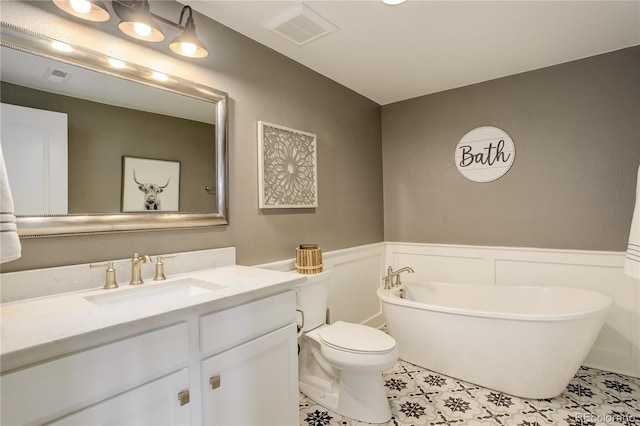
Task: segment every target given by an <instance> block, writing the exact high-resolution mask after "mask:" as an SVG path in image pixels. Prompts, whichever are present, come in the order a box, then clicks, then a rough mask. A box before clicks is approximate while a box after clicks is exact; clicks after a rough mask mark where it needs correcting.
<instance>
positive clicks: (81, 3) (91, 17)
mask: <svg viewBox="0 0 640 426" xmlns="http://www.w3.org/2000/svg"><path fill="white" fill-rule="evenodd" d="M53 3H54V4H55V5H56V6H58V7H59V8H60V9H62V10H64V11H65V12H67V13H68V14H70V15H73V16H75V17H77V18H82V19H85V20H87V21H92V22H105V21H108V20H109V18H110V15H109V11H108V10H107V6H105V4H104V2H102V1H101V0H53Z"/></svg>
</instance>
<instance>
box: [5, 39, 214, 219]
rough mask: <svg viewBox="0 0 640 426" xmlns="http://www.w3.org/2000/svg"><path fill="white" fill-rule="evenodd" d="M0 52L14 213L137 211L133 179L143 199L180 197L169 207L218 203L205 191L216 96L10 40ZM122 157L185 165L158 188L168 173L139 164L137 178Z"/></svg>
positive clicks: (200, 208)
mask: <svg viewBox="0 0 640 426" xmlns="http://www.w3.org/2000/svg"><path fill="white" fill-rule="evenodd" d="M1 55H2V59H3V60H2V66H1V76H2V83H1V84H2V87H1V88H0V100H1V101H2V111H1V114H0V117H1V119H2V126H1V129H2V136H1V139H0V141H1V143H2V149H3V152H4V155H5V159H6V163H7V172H8V174H9V181H10V182H11V185H12V192H13V196H14V201H15V207H16V213H17V214H23V215H34V214H38V215H40V214H68V213H72V214H80V213H120V212H122V211H135V210H131V209H123V207H125V201H126V200H125V199H124V195H125V193H124V191H123V190H124V189H125V188H127V187H128V186H130V185H132V184H133V185H137V186H140V191H138V192H139V193H138V194H135V195H137V196H138V198H139V199H140V203H139V204H140V205H141V206H144V201H145V197H146V198H151V197H153V198H157V199H158V200H161V199H162V197H163V196H164V197H166V198H172V199H178V200H179V205H178V206H172V208H171V209H168V210H166V211H181V212H201V213H212V212H213V211H214V209H215V203H214V202H213V201H212V198H211V197H212V196H213V195H212V194H210V193H209V192H208V191H206V190H205V187H207V186H208V187H211V188H213V187H215V173H214V165H215V125H214V123H213V121H214V119H215V106H214V104H212V103H211V102H205V101H203V100H199V99H194V98H189V97H186V96H182V95H179V94H176V93H171V92H167V91H162V90H160V89H156V88H153V87H150V86H144V85H141V84H136V83H132V82H129V81H126V80H122V79H118V78H116V77H112V76H108V75H106V74H100V73H97V72H94V71H90V70H86V69H82V68H79V67H75V66H71V65H68V64H63V63H61V62H58V61H54V60H51V59H47V58H43V57H38V56H35V55H30V54H28V53H23V52H19V51H16V50H12V49H9V48H2V52H1ZM65 157H66V158H65ZM123 157H138V158H146V159H149V160H163V161H172V162H177V163H179V164H180V166H181V167H180V170H179V174H178V175H175V176H167V177H171V179H172V180H173V182H171V181H169V183H168V184H167V186H166V187H165V188H163V189H161V188H159V187H160V186H163V185H164V184H165V183H166V182H155V181H154V178H155V179H160V178H162V179H164V176H162V171H160V170H154V168H153V167H148V168H147V170H138V171H137V175H136V178H137V179H136V180H137V181H138V182H140V183H139V184H136V182H135V180H134V177H133V171H134V170H125V169H124V168H123V167H124V161H123ZM158 164H159V165H162V163H158ZM156 175H159V176H156ZM123 177H127V178H128V180H126V181H125V180H123ZM164 180H165V181H166V179H164ZM145 185H146V187H145ZM154 186H158V188H156V189H155V191H151V192H150V188H152V189H153V187H154ZM145 191H146V193H145ZM132 195H133V194H132ZM167 205H168V203H167ZM150 206H151V205H150ZM139 210H141V209H139ZM149 210H150V211H163V210H162V204H161V203H155V204H153V205H152V206H151V208H149Z"/></svg>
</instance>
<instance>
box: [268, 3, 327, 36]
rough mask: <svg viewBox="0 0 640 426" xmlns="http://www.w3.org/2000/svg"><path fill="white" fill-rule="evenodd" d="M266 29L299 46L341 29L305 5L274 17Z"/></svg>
mask: <svg viewBox="0 0 640 426" xmlns="http://www.w3.org/2000/svg"><path fill="white" fill-rule="evenodd" d="M264 28H267V29H269V30H271V31H273V32H275V33H276V34H279V35H281V36H282V37H284V38H286V39H287V40H289V41H291V42H292V43H295V44H297V45H298V46H302V45H303V44H306V43H309V42H310V41H313V40H315V39H317V38H320V37H322V36H324V35H327V34H329V33H332V32H334V31H338V29H339V28H338V27H336V26H335V25H333V24H332V23H331V22H329V21H327V20H326V19H325V18H323V17H322V16H320V15H318V14H317V13H316V12H315V11H314V10H313V9H311V8H310V7H309V6H307V5H306V4H304V3H300V4H297V5H295V6H293V7H290V8H289V9H287V10H285V11H284V12H282V13H281V14H279V15H277V16H275V17H273V18H272V19H270V20H269V21H268V22H267V23H266V24H265V25H264Z"/></svg>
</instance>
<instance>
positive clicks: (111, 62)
mask: <svg viewBox="0 0 640 426" xmlns="http://www.w3.org/2000/svg"><path fill="white" fill-rule="evenodd" d="M109 65H111V66H112V67H114V68H126V66H127V64H125V63H124V62H122V61H121V60H120V59H115V58H109Z"/></svg>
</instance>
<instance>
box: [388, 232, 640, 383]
mask: <svg viewBox="0 0 640 426" xmlns="http://www.w3.org/2000/svg"><path fill="white" fill-rule="evenodd" d="M624 257H625V255H624V253H623V252H595V251H578V250H548V249H526V248H507V247H480V246H453V245H436V244H412V243H387V244H386V256H385V259H386V263H387V264H388V265H390V266H393V267H394V269H396V268H399V267H403V266H410V267H412V268H413V269H414V270H415V274H414V275H412V276H411V279H412V280H418V281H421V280H423V281H446V282H456V283H470V284H493V285H528V286H531V285H533V286H567V287H580V288H586V289H591V290H596V291H599V292H601V293H604V294H608V295H610V296H612V297H613V298H614V305H613V307H612V309H611V312H610V314H609V318H608V319H607V322H606V324H605V325H604V327H603V329H602V331H601V333H600V336H599V337H598V339H597V341H596V343H595V345H594V347H593V349H592V351H591V353H590V354H589V356H588V357H587V359H586V361H585V364H586V365H588V366H591V367H595V368H601V369H604V370H607V371H613V372H619V373H623V374H627V375H631V376H636V377H640V280H637V279H633V278H631V277H628V276H626V275H624V272H623V266H624Z"/></svg>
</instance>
